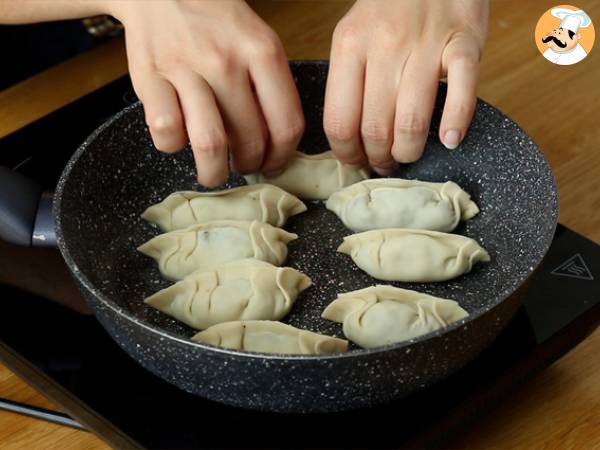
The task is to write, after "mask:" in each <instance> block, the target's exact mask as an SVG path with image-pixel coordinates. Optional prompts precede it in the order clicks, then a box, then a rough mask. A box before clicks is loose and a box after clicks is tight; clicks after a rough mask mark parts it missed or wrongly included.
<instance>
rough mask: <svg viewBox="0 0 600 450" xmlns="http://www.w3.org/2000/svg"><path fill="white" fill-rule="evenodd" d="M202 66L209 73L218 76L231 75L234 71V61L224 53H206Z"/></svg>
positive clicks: (229, 55) (215, 51) (214, 51)
mask: <svg viewBox="0 0 600 450" xmlns="http://www.w3.org/2000/svg"><path fill="white" fill-rule="evenodd" d="M203 65H204V66H205V67H206V68H207V69H208V71H209V73H212V74H217V75H218V76H222V75H227V74H231V73H233V72H234V71H235V60H234V58H233V56H232V55H231V54H229V53H227V52H224V51H217V50H213V51H208V52H206V54H205V56H204V61H203Z"/></svg>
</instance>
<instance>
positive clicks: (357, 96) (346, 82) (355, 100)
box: [323, 43, 367, 166]
mask: <svg viewBox="0 0 600 450" xmlns="http://www.w3.org/2000/svg"><path fill="white" fill-rule="evenodd" d="M364 78H365V61H364V59H362V58H360V57H358V56H357V53H356V52H350V51H348V49H347V48H345V47H343V46H342V45H340V44H336V43H334V44H333V48H332V51H331V60H330V63H329V73H328V75H327V85H326V87H325V106H324V110H323V128H324V130H325V134H326V135H327V140H328V141H329V145H330V146H331V149H332V150H333V152H334V153H335V155H336V156H337V157H338V159H339V160H340V161H342V162H344V163H346V164H350V165H354V166H364V165H366V164H367V158H366V155H365V152H364V149H363V146H362V141H361V138H360V121H361V115H362V100H363V92H364Z"/></svg>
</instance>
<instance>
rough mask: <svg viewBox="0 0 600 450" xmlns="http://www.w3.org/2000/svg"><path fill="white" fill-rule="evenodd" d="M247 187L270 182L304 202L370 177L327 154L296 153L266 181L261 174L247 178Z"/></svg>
mask: <svg viewBox="0 0 600 450" xmlns="http://www.w3.org/2000/svg"><path fill="white" fill-rule="evenodd" d="M244 178H245V179H246V181H247V182H248V184H256V183H270V184H274V185H275V186H279V187H280V188H282V189H285V190H286V191H288V192H290V193H292V194H294V195H296V196H298V197H300V198H304V199H308V200H325V199H327V198H329V196H330V195H331V194H333V193H334V192H336V191H339V190H340V189H342V188H344V187H346V186H349V185H351V184H354V183H356V182H357V181H360V180H364V179H366V178H369V174H368V172H367V171H366V170H364V169H353V168H351V167H348V166H346V165H344V164H342V163H341V162H340V161H338V159H337V158H336V157H335V156H334V154H333V152H331V151H328V152H325V153H319V154H318V155H307V154H304V153H301V152H296V153H295V155H294V157H293V158H292V160H291V161H290V163H289V165H288V166H287V168H286V169H285V171H284V172H283V173H282V174H281V175H279V176H277V177H275V178H266V177H265V176H264V175H262V174H260V173H254V174H251V175H246V176H245V177H244Z"/></svg>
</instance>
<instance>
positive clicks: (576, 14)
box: [535, 5, 595, 66]
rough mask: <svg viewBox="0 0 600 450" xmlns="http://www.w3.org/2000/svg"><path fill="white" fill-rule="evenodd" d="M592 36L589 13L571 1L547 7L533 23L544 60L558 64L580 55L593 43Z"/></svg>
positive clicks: (583, 55) (569, 62)
mask: <svg viewBox="0 0 600 450" xmlns="http://www.w3.org/2000/svg"><path fill="white" fill-rule="evenodd" d="M594 38H595V31H594V24H593V23H592V19H590V16H588V15H587V14H586V13H585V11H583V10H581V9H579V8H577V7H576V6H571V5H560V6H557V7H555V8H551V9H549V10H548V11H546V12H545V13H544V14H543V15H542V17H540V20H538V23H537V26H536V27H535V42H536V45H537V47H538V50H539V51H540V53H542V55H543V56H544V58H546V59H547V60H548V61H550V62H552V63H554V64H558V65H561V66H568V65H571V64H575V63H578V62H579V61H581V60H582V59H584V58H585V57H586V56H587V55H588V53H589V52H590V51H591V50H592V47H593V46H594Z"/></svg>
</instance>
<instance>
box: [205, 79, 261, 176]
mask: <svg viewBox="0 0 600 450" xmlns="http://www.w3.org/2000/svg"><path fill="white" fill-rule="evenodd" d="M220 75H221V76H220V77H218V78H215V79H211V80H207V81H209V84H210V86H211V87H212V89H213V92H214V93H215V97H216V100H217V105H218V107H219V111H221V117H222V118H223V123H224V125H225V131H226V132H227V138H228V142H229V148H230V150H231V158H232V167H233V169H234V170H235V171H236V172H239V173H241V174H246V173H253V172H257V171H258V170H259V169H260V167H261V166H262V162H263V157H264V151H265V143H266V137H265V135H266V126H265V123H264V119H263V116H262V113H261V111H260V108H259V106H258V103H257V100H256V97H255V95H254V93H253V92H252V88H251V86H250V79H249V74H248V73H247V72H245V71H232V72H231V74H227V73H225V72H221V73H220Z"/></svg>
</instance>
